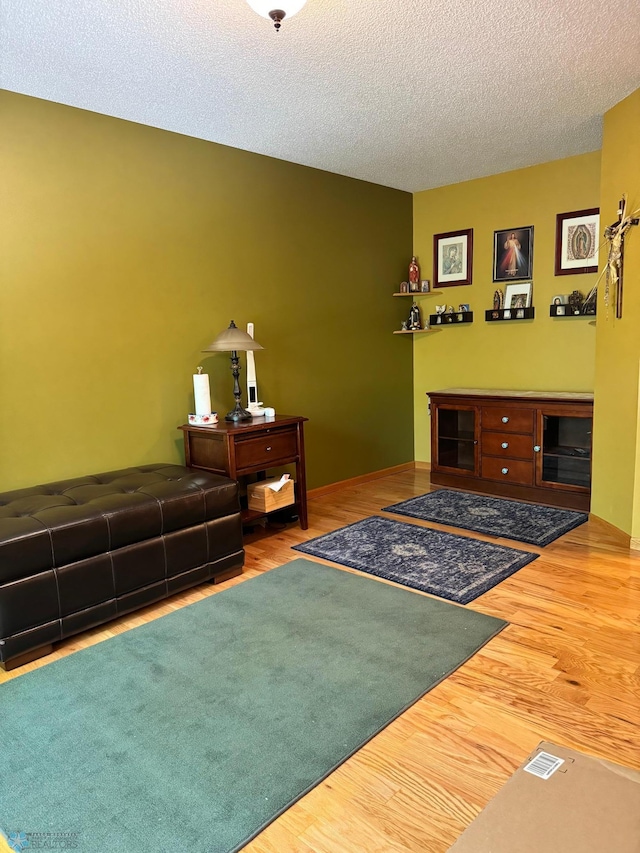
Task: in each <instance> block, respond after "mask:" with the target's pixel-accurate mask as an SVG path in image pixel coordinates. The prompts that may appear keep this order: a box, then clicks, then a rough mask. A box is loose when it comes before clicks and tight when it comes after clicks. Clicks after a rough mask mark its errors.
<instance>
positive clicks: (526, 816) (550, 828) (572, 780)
mask: <svg viewBox="0 0 640 853" xmlns="http://www.w3.org/2000/svg"><path fill="white" fill-rule="evenodd" d="M547 756H548V757H547ZM554 759H556V761H554ZM525 768H528V769H525ZM545 777H546V778H545ZM449 851H450V853H640V771H638V770H630V769H629V768H627V767H622V766H620V765H618V764H612V763H611V762H609V761H604V760H603V759H599V758H591V757H590V756H588V755H583V754H582V753H580V752H575V751H574V750H572V749H567V748H565V747H562V746H556V745H555V744H552V743H547V742H545V741H542V742H541V743H540V744H538V747H537V748H536V749H535V750H534V752H533V753H532V754H531V755H530V756H529V758H527V760H526V761H525V762H524V764H522V765H521V766H520V767H519V768H518V769H517V770H516V772H515V773H514V774H513V776H512V777H511V778H510V779H509V781H508V782H507V783H506V785H505V786H504V787H503V788H501V790H500V791H498V793H497V794H496V796H495V797H494V798H493V799H492V800H491V801H490V802H489V804H488V805H487V806H486V808H485V809H484V810H483V811H482V812H480V814H479V815H478V817H477V818H476V819H475V820H474V821H473V823H471V824H470V825H469V827H468V828H467V829H466V830H465V831H464V832H463V833H462V835H461V836H460V838H459V839H458V840H457V841H456V843H455V844H454V845H453V847H450V848H449Z"/></svg>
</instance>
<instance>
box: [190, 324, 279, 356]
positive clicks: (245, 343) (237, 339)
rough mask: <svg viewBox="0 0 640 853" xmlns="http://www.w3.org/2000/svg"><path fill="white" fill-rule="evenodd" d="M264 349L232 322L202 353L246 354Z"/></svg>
mask: <svg viewBox="0 0 640 853" xmlns="http://www.w3.org/2000/svg"><path fill="white" fill-rule="evenodd" d="M256 349H264V347H263V346H261V345H260V344H259V343H258V342H257V341H255V340H254V339H253V338H252V337H251V335H248V334H247V333H246V332H243V331H242V329H239V328H238V327H237V326H236V324H235V323H234V321H233V320H232V321H231V323H230V324H229V328H228V329H225V330H224V331H223V332H220V334H219V335H218V336H217V337H216V338H215V339H214V340H213V341H212V342H211V343H210V344H209V346H208V347H205V348H204V349H203V350H202V352H247V351H248V350H256Z"/></svg>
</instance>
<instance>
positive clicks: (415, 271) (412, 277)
mask: <svg viewBox="0 0 640 853" xmlns="http://www.w3.org/2000/svg"><path fill="white" fill-rule="evenodd" d="M409 287H410V288H411V292H412V293H417V292H418V291H419V290H420V267H419V266H418V262H417V261H416V258H415V255H414V256H413V257H412V258H411V263H410V264H409Z"/></svg>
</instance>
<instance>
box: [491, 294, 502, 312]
mask: <svg viewBox="0 0 640 853" xmlns="http://www.w3.org/2000/svg"><path fill="white" fill-rule="evenodd" d="M501 308H504V293H503V292H502V291H501V290H496V291H495V292H494V294H493V310H494V311H499V310H500V309H501Z"/></svg>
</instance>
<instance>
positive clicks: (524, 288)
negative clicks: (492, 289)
mask: <svg viewBox="0 0 640 853" xmlns="http://www.w3.org/2000/svg"><path fill="white" fill-rule="evenodd" d="M532 287H533V282H531V281H522V282H520V283H519V284H508V285H507V286H506V287H505V291H504V307H505V308H531V290H532Z"/></svg>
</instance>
